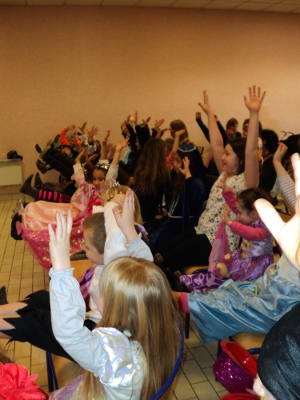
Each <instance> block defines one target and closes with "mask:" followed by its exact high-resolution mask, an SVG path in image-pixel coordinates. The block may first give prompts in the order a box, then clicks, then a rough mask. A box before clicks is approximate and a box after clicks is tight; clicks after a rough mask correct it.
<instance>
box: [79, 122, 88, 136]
mask: <svg viewBox="0 0 300 400" xmlns="http://www.w3.org/2000/svg"><path fill="white" fill-rule="evenodd" d="M86 124H87V122H84V123H83V124H82V126H79V127H78V129H79V130H80V132H81V133H82V135H84V130H85V127H86Z"/></svg>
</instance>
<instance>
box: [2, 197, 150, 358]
mask: <svg viewBox="0 0 300 400" xmlns="http://www.w3.org/2000/svg"><path fill="white" fill-rule="evenodd" d="M117 206H118V203H117V202H116V201H115V199H114V198H113V199H111V201H110V202H108V203H107V204H106V205H105V206H104V208H102V210H101V212H97V213H96V214H93V215H90V216H89V217H87V218H86V219H85V220H84V221H83V238H84V242H83V246H82V247H83V248H84V250H85V251H86V256H87V257H88V259H89V260H91V261H92V262H93V263H94V264H95V265H94V267H92V268H90V269H89V270H88V271H89V272H88V271H87V275H85V279H86V282H81V283H80V290H81V293H82V296H83V298H85V299H86V301H87V304H88V305H89V308H90V311H89V312H88V313H87V314H86V319H85V326H87V327H88V328H89V329H93V328H94V327H95V324H96V323H98V322H99V321H100V320H101V318H102V316H101V313H100V311H99V310H98V308H97V304H96V303H97V299H98V297H99V295H100V293H99V279H100V276H101V273H102V272H103V269H104V267H105V265H106V264H108V262H109V261H111V260H113V259H114V258H116V257H120V256H131V257H141V258H144V259H147V260H149V261H152V260H153V257H152V254H151V252H150V249H149V247H148V246H147V245H146V244H145V243H144V241H143V240H142V237H141V235H140V234H139V235H138V234H137V233H135V236H136V238H135V239H134V240H132V241H131V242H130V243H127V244H126V238H125V236H124V234H123V232H122V231H121V229H120V228H119V226H118V224H117V222H116V219H115V217H114V213H113V209H114V208H115V207H117ZM134 216H135V213H134ZM134 216H133V219H135V218H134ZM91 275H92V276H91ZM82 283H84V285H85V286H83V285H82ZM87 291H88V293H86V292H87ZM87 294H88V295H89V296H86V295H87ZM88 297H89V303H88ZM0 316H1V318H0V337H2V338H7V339H12V340H16V341H21V342H26V341H27V342H29V343H31V344H32V345H34V346H36V347H39V348H41V349H43V350H45V351H49V352H51V353H53V354H56V355H58V356H61V357H65V358H68V359H70V360H73V359H72V357H71V356H70V355H69V354H68V353H66V352H65V351H64V349H63V348H62V347H61V346H60V344H59V343H58V342H57V340H56V339H55V337H54V335H53V331H52V326H51V318H50V301H49V292H47V291H45V290H40V291H38V292H35V293H32V294H31V295H29V296H27V297H26V298H25V299H24V300H20V301H19V302H14V303H9V304H6V305H4V306H0Z"/></svg>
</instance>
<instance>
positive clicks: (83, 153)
mask: <svg viewBox="0 0 300 400" xmlns="http://www.w3.org/2000/svg"><path fill="white" fill-rule="evenodd" d="M84 155H85V149H83V150H81V152H80V153H79V154H78V156H77V157H76V158H75V164H81V162H80V160H81V157H82V156H84ZM96 155H97V154H96Z"/></svg>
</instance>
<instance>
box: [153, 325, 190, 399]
mask: <svg viewBox="0 0 300 400" xmlns="http://www.w3.org/2000/svg"><path fill="white" fill-rule="evenodd" d="M179 327H180V349H179V355H178V358H177V361H176V364H175V366H174V368H173V371H172V372H171V375H170V376H169V378H168V380H167V381H166V383H165V384H164V385H163V386H162V387H161V389H160V390H159V391H158V392H157V393H156V394H155V395H154V396H153V397H152V398H151V400H158V399H160V400H167V399H168V398H169V396H170V394H171V390H172V383H173V381H174V379H175V377H176V375H177V372H178V370H179V367H180V365H181V363H182V356H183V349H184V334H183V329H182V324H181V321H179Z"/></svg>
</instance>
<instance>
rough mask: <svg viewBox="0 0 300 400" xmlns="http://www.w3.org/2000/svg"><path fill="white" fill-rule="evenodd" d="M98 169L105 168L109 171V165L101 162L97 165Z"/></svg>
mask: <svg viewBox="0 0 300 400" xmlns="http://www.w3.org/2000/svg"><path fill="white" fill-rule="evenodd" d="M96 168H103V169H106V171H108V170H109V163H108V162H107V163H106V162H99V163H98V164H96Z"/></svg>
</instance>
